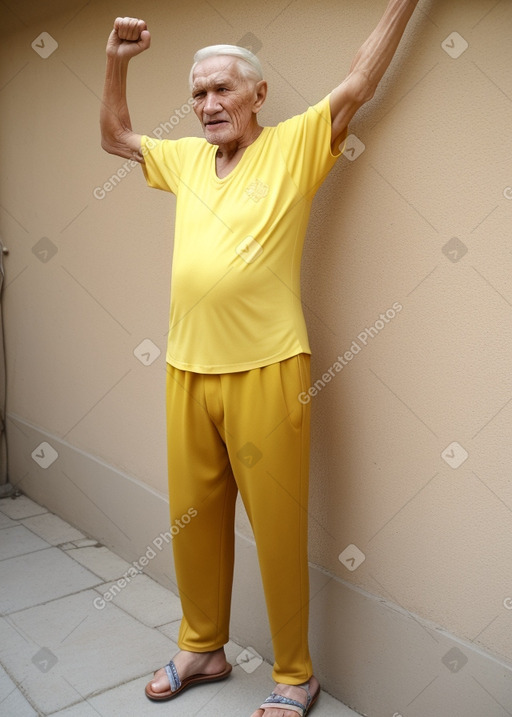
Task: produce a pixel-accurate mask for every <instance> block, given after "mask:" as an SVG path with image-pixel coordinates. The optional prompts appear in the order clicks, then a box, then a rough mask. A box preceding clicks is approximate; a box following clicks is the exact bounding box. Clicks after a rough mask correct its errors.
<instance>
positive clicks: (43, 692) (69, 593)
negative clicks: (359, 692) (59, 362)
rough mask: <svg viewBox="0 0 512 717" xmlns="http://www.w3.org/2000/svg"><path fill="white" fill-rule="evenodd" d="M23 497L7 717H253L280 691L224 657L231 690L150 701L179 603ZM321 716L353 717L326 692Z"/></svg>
mask: <svg viewBox="0 0 512 717" xmlns="http://www.w3.org/2000/svg"><path fill="white" fill-rule="evenodd" d="M129 568H130V565H129V563H127V562H126V561H124V560H122V559H121V558H119V557H118V556H117V555H115V554H114V553H112V552H111V551H110V550H108V549H107V548H105V547H103V546H98V544H97V543H96V541H94V540H89V539H88V538H87V537H86V536H85V535H83V534H82V533H80V531H78V530H76V529H75V528H73V527H72V526H70V525H68V524H67V523H66V522H64V521H63V520H61V519H60V518H58V517H57V516H56V515H53V514H52V513H49V512H48V511H47V510H46V509H45V508H43V507H41V506H39V505H37V504H36V503H34V502H33V501H32V500H30V499H29V498H27V497H26V496H19V497H17V498H16V499H11V498H4V499H2V500H0V615H1V617H0V717H32V716H33V715H44V716H47V715H58V716H59V717H98V715H100V717H116V716H117V715H119V716H120V715H123V717H132V716H133V717H146V715H147V716H151V717H158V715H179V717H196V716H198V717H205V716H206V715H208V716H210V717H249V715H251V714H252V712H253V711H254V710H255V709H256V708H257V707H258V706H259V705H260V704H261V702H262V701H263V700H264V699H265V697H266V696H267V695H268V694H269V693H270V692H271V691H272V687H273V684H274V683H273V681H272V678H271V667H270V665H269V664H267V663H266V662H264V661H262V660H261V658H260V656H259V655H258V654H257V653H255V652H254V651H252V650H251V649H250V647H247V646H245V647H244V646H242V645H237V644H235V643H233V642H230V643H229V644H228V646H227V655H228V659H229V661H230V662H231V663H232V664H233V672H232V674H231V676H230V677H229V679H227V680H226V681H223V682H219V683H216V684H215V683H212V684H206V685H201V686H198V687H195V688H193V689H190V690H189V691H187V692H185V693H184V694H183V695H181V696H180V697H179V698H178V699H176V700H175V701H170V702H164V703H162V704H155V703H153V702H150V701H149V700H148V699H147V698H146V697H145V695H144V685H145V684H146V683H147V682H148V681H149V679H150V678H151V675H152V672H153V670H155V669H157V668H158V667H161V666H162V665H163V664H165V663H166V662H168V661H169V659H170V658H171V657H172V656H173V654H174V653H175V652H177V649H178V648H177V645H176V638H177V631H178V626H179V621H180V617H181V609H180V603H179V600H178V598H177V597H176V596H175V595H174V593H172V592H171V591H169V590H166V589H165V588H163V587H162V586H161V585H159V584H158V583H156V582H155V581H154V580H152V579H151V578H149V577H148V576H147V575H144V574H138V575H136V576H135V577H133V578H132V579H131V580H130V581H129V582H128V583H127V584H126V585H125V586H124V587H123V588H122V589H121V590H119V586H118V585H117V586H116V588H117V589H116V590H115V593H116V594H115V596H114V597H113V599H112V600H111V601H105V600H104V598H103V597H102V596H103V595H105V594H106V593H107V594H108V595H109V596H110V595H114V591H112V593H109V592H108V591H109V589H110V588H111V586H112V584H113V582H116V581H118V580H119V578H121V577H122V575H123V574H124V573H126V571H127V570H128V569H129ZM312 714H314V715H315V717H357V715H356V713H355V712H353V711H352V710H350V709H348V708H347V707H345V706H344V705H343V704H341V702H338V701H337V700H335V699H334V698H333V697H331V696H330V695H328V694H327V693H325V692H323V693H322V694H321V696H320V698H319V700H318V703H317V705H316V706H315V708H314V710H313V711H312Z"/></svg>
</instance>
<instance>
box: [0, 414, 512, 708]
mask: <svg viewBox="0 0 512 717" xmlns="http://www.w3.org/2000/svg"><path fill="white" fill-rule="evenodd" d="M8 421H9V431H8V438H9V469H10V481H11V483H12V484H13V486H14V487H17V488H19V489H20V490H22V491H23V493H25V494H26V495H27V496H29V497H30V498H32V499H33V500H35V501H36V502H37V503H39V504H40V505H42V506H44V507H45V508H47V509H48V510H49V511H51V512H53V513H55V514H56V515H58V516H60V517H61V518H62V519H63V520H66V521H67V522H69V523H71V524H72V525H73V526H75V527H77V528H78V529H80V530H81V531H82V532H83V533H85V534H86V535H88V536H89V537H92V538H94V539H96V540H98V541H99V542H100V543H102V544H104V545H106V546H107V547H108V548H110V549H111V550H112V551H113V552H115V553H117V554H118V555H120V556H121V557H122V558H124V559H125V560H127V561H128V562H134V561H137V560H138V559H139V558H140V557H141V556H143V555H145V554H146V552H147V550H148V548H150V547H151V548H152V552H153V553H154V554H155V555H154V557H152V558H151V559H150V561H149V564H148V566H147V568H146V570H145V572H146V573H147V574H148V575H150V576H151V577H153V578H154V579H155V580H157V581H158V582H160V583H161V584H162V585H164V586H166V587H168V588H171V589H172V590H174V591H175V592H176V584H175V581H174V577H173V574H174V573H173V570H174V568H173V562H172V551H171V550H170V549H169V543H168V542H166V541H165V540H160V541H159V542H160V543H161V544H162V546H161V549H159V548H158V549H155V542H154V541H155V540H157V544H158V538H159V536H161V535H163V534H166V533H167V532H168V531H169V516H168V503H167V499H166V497H165V496H164V495H161V494H159V493H157V492H156V491H154V490H152V489H151V488H149V487H148V486H147V485H144V484H143V483H141V482H140V481H138V480H135V479H134V478H132V477H130V476H128V475H126V474H125V473H122V472H121V471H119V470H117V469H116V468H114V467H112V466H109V465H107V464H106V463H104V462H102V461H100V460H98V459H97V458H95V457H93V456H91V455H88V454H86V453H84V452H83V451H80V450H78V449H77V448H76V447H74V446H72V445H70V444H68V443H66V442H64V441H62V440H60V439H58V438H56V437H55V436H52V435H50V434H48V433H46V432H44V431H42V430H40V429H39V428H37V427H36V426H33V425H31V424H29V423H27V422H26V421H24V420H23V419H22V418H20V417H17V416H14V415H12V414H11V415H9V416H8ZM42 443H46V444H48V446H49V447H47V446H42V447H41V444H42ZM50 447H51V448H50ZM236 550H237V560H236V569H235V584H234V593H233V610H232V621H231V625H232V637H233V639H234V640H236V641H237V642H238V643H240V644H242V645H245V646H247V647H251V648H252V649H253V650H255V651H256V652H258V653H259V654H260V655H261V656H262V657H264V658H265V659H266V660H268V661H272V648H271V641H270V634H269V630H268V625H267V618H266V612H265V605H264V600H263V592H262V588H261V582H260V577H259V568H258V561H257V556H256V549H255V546H254V544H253V543H252V542H251V541H250V540H248V539H247V538H246V537H244V536H242V535H237V546H236ZM310 574H311V619H310V635H311V651H312V655H313V662H314V665H315V674H316V675H317V677H318V678H319V679H320V682H321V683H322V686H323V687H324V689H326V690H327V692H329V693H331V694H332V695H334V696H335V697H336V698H338V699H340V700H341V701H342V702H344V703H345V704H347V705H348V706H349V707H351V708H352V709H354V710H356V711H357V712H359V713H361V714H363V715H367V716H368V717H507V715H509V717H510V716H511V715H512V665H509V664H507V663H506V662H504V661H503V660H501V659H499V658H497V657H496V656H493V655H490V654H488V653H486V652H484V651H483V650H481V649H479V648H478V647H477V646H476V645H474V644H472V643H469V642H464V641H462V640H459V639H457V638H456V637H455V636H453V635H451V634H449V633H448V632H447V631H445V630H443V629H441V628H440V627H438V626H436V625H433V624H431V623H429V622H428V621H426V620H423V619H422V618H420V617H418V616H416V615H413V614H411V613H408V612H407V611H405V610H403V609H402V608H400V607H398V606H397V605H394V604H392V603H390V602H388V601H386V600H384V599H382V598H379V597H376V596H374V595H371V594H369V593H367V592H365V591H363V590H360V589H358V588H357V587H355V586H354V585H352V584H350V583H346V582H344V581H342V580H340V579H338V578H337V577H334V576H332V575H330V574H328V573H326V572H325V571H323V570H322V569H321V568H319V567H317V566H313V565H312V566H311V570H310Z"/></svg>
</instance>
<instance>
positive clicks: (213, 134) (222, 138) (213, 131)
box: [203, 125, 229, 144]
mask: <svg viewBox="0 0 512 717" xmlns="http://www.w3.org/2000/svg"><path fill="white" fill-rule="evenodd" d="M203 133H204V137H205V139H206V141H207V142H209V143H210V144H222V143H223V142H226V141H229V136H228V135H229V129H228V126H227V125H226V126H225V127H224V126H223V127H222V128H220V127H218V128H217V127H207V126H205V127H203Z"/></svg>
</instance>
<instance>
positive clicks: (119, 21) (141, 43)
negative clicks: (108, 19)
mask: <svg viewBox="0 0 512 717" xmlns="http://www.w3.org/2000/svg"><path fill="white" fill-rule="evenodd" d="M150 43H151V35H150V34H149V31H148V26H147V25H146V23H145V22H144V20H138V19H137V18H135V17H117V18H116V19H115V21H114V29H113V30H112V32H111V33H110V36H109V38H108V42H107V55H108V56H109V57H118V58H123V59H127V60H129V59H131V58H132V57H135V55H139V54H140V53H141V52H144V50H147V49H148V47H149V45H150Z"/></svg>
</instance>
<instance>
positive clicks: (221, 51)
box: [188, 45, 263, 89]
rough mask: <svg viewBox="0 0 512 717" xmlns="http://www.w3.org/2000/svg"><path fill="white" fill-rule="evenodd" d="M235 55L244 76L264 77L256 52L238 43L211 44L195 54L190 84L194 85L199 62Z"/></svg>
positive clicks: (254, 78) (260, 78) (248, 77)
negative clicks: (210, 58)
mask: <svg viewBox="0 0 512 717" xmlns="http://www.w3.org/2000/svg"><path fill="white" fill-rule="evenodd" d="M226 55H228V56H229V57H235V58H236V59H237V65H238V69H239V70H240V74H241V75H242V77H245V78H246V79H249V80H254V81H255V82H259V81H260V80H262V79H263V70H262V69H261V64H260V61H259V60H258V58H257V57H256V55H255V54H253V53H252V52H251V51H250V50H247V49H246V48H245V47H239V46H238V45H209V46H208V47H203V48H202V49H201V50H198V51H197V52H196V54H195V55H194V64H193V65H192V68H191V70H190V75H189V80H188V81H189V85H190V89H192V86H193V79H194V70H195V68H196V66H197V64H198V63H199V62H202V61H203V60H206V59H207V58H208V57H219V56H226Z"/></svg>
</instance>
